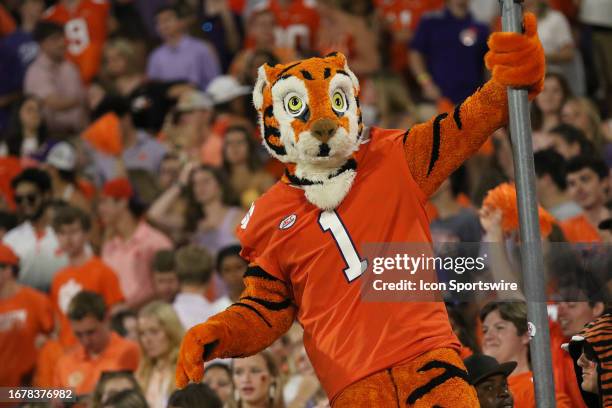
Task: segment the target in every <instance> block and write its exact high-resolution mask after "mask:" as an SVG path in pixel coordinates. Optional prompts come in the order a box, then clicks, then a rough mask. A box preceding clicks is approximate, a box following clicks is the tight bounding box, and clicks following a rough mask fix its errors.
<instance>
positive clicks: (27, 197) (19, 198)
mask: <svg viewBox="0 0 612 408" xmlns="http://www.w3.org/2000/svg"><path fill="white" fill-rule="evenodd" d="M36 201H38V194H36V193H30V194H23V195H15V203H16V204H17V205H23V204H25V203H26V202H27V203H28V204H29V205H34V204H36Z"/></svg>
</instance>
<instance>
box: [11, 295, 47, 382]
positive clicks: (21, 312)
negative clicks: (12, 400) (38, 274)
mask: <svg viewBox="0 0 612 408" xmlns="http://www.w3.org/2000/svg"><path fill="white" fill-rule="evenodd" d="M51 330H53V312H52V308H51V303H50V302H49V300H48V298H47V296H45V295H44V294H43V293H42V292H39V291H37V290H35V289H32V288H30V287H27V286H22V287H20V288H19V290H18V292H17V293H16V294H15V295H14V296H12V297H11V298H8V299H1V300H0V361H1V362H2V364H0V384H2V386H3V387H14V386H18V385H21V383H22V378H23V377H24V376H27V375H28V374H30V373H31V371H32V369H33V368H34V365H35V363H36V358H37V356H38V350H37V348H36V344H35V342H36V337H37V336H38V335H40V334H47V333H49V332H51ZM24 385H27V384H24Z"/></svg>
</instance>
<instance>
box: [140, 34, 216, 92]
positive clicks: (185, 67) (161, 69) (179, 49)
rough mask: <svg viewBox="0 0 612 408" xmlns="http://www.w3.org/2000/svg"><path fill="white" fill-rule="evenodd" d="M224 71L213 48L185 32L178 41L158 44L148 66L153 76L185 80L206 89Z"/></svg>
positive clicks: (148, 74)
mask: <svg viewBox="0 0 612 408" xmlns="http://www.w3.org/2000/svg"><path fill="white" fill-rule="evenodd" d="M220 74H221V67H220V66H219V60H218V58H217V55H216V54H215V51H214V50H213V48H212V47H210V46H209V45H208V44H207V43H205V42H204V41H202V40H198V39H196V38H193V37H190V36H188V35H185V36H183V38H181V40H180V41H179V43H178V44H177V45H169V44H164V45H161V46H160V47H158V48H157V49H156V50H155V51H153V53H152V54H151V56H150V57H149V64H148V66H147V76H148V77H149V79H157V80H162V81H179V80H184V81H187V82H191V83H192V84H194V85H197V86H198V88H200V89H201V90H203V91H204V90H206V86H207V85H208V83H209V82H210V81H212V80H213V79H214V78H215V77H216V76H218V75H220Z"/></svg>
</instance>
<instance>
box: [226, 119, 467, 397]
mask: <svg viewBox="0 0 612 408" xmlns="http://www.w3.org/2000/svg"><path fill="white" fill-rule="evenodd" d="M403 135H404V131H398V130H383V129H377V128H372V129H371V130H370V140H369V141H368V142H365V144H362V146H361V148H360V149H359V151H358V152H357V153H355V155H356V157H355V158H356V161H357V169H358V170H357V176H356V178H355V181H354V183H353V186H352V187H351V190H350V191H349V192H348V194H347V195H346V197H345V198H344V200H343V201H342V203H341V204H340V205H339V206H338V207H337V208H336V210H335V211H321V210H320V209H319V208H317V207H315V206H314V205H313V204H311V203H310V202H309V201H307V200H306V198H305V197H304V192H303V190H302V189H300V188H296V187H292V186H290V185H288V184H285V183H283V182H279V183H277V184H276V185H275V186H274V187H272V188H271V189H270V190H269V191H268V192H267V193H265V194H264V195H263V196H261V197H260V198H259V199H258V200H257V201H256V202H255V204H254V206H253V207H251V209H250V210H249V212H248V213H247V215H246V216H245V218H244V219H243V222H242V223H241V225H240V226H239V227H238V237H239V239H240V241H241V244H242V247H243V250H242V256H243V257H245V258H246V259H248V260H249V261H251V262H254V263H255V264H257V265H259V266H260V267H261V268H262V269H264V270H265V271H266V272H267V273H269V274H271V275H273V276H275V277H277V278H279V279H282V280H283V281H285V282H286V283H287V284H288V285H289V287H290V288H291V290H292V293H293V296H294V298H295V301H296V304H298V305H300V307H299V310H298V314H297V318H298V321H299V322H300V323H301V325H302V326H303V327H304V346H305V348H306V351H307V353H308V356H309V358H310V361H311V362H312V365H313V367H314V368H315V371H316V373H317V377H318V378H319V380H320V381H321V384H322V386H323V388H325V391H326V392H327V394H328V395H329V397H330V399H333V398H334V397H335V396H336V395H338V394H339V393H340V391H342V389H344V388H345V387H346V386H348V385H349V384H351V383H353V382H355V381H357V380H359V379H361V378H364V377H366V376H368V375H370V374H373V373H375V372H377V371H380V370H383V369H385V368H388V367H391V366H394V365H400V364H402V363H403V362H408V361H410V360H412V359H414V358H416V357H417V356H419V355H421V354H423V353H424V352H426V351H429V350H432V349H436V348H441V347H451V348H454V349H456V350H457V351H459V349H460V344H459V341H458V340H457V338H456V337H455V335H454V333H453V331H452V329H451V326H450V323H449V320H448V315H447V313H446V308H445V305H444V303H443V302H431V303H422V302H421V303H417V302H401V303H393V302H372V301H370V302H366V301H363V300H362V298H361V290H362V285H363V284H364V279H358V278H359V276H360V275H361V273H362V272H363V267H364V262H367V261H365V260H364V259H363V258H362V254H360V252H361V251H362V250H363V246H364V244H367V243H381V242H404V243H410V242H414V243H428V242H431V237H430V234H429V221H428V219H427V216H426V214H425V209H424V206H425V201H426V197H425V195H424V194H423V193H422V192H421V190H420V189H419V187H418V185H417V184H416V182H415V181H414V179H413V178H412V176H411V174H410V170H409V168H408V164H407V161H406V157H405V153H404V145H403ZM391 181H392V182H391ZM417 273H418V272H417ZM383 339H384V341H382V340H383Z"/></svg>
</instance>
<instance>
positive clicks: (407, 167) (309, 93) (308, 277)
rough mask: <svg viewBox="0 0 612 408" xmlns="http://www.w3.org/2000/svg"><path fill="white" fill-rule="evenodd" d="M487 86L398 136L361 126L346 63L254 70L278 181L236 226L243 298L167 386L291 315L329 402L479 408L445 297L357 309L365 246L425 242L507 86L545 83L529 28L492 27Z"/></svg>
mask: <svg viewBox="0 0 612 408" xmlns="http://www.w3.org/2000/svg"><path fill="white" fill-rule="evenodd" d="M488 44H489V48H490V51H489V53H488V54H487V56H486V57H485V63H486V66H487V68H488V69H490V70H491V71H492V79H491V80H489V81H488V82H487V83H486V84H485V85H484V86H483V87H482V88H481V89H479V90H478V91H477V92H475V93H474V94H473V95H472V96H471V97H469V98H468V99H466V100H465V101H464V102H463V103H462V104H459V105H458V106H457V107H456V108H455V109H454V112H452V113H451V112H449V113H442V114H440V115H438V116H436V117H435V118H433V119H432V120H430V121H429V122H427V123H424V124H420V125H418V126H415V127H414V128H412V129H410V130H406V131H401V130H386V129H378V128H374V127H373V128H366V127H364V125H363V123H362V121H361V113H360V109H359V99H358V95H359V83H358V81H357V78H356V77H355V75H354V74H353V73H352V72H351V70H350V69H349V68H348V66H347V63H346V59H345V57H344V56H343V55H341V54H337V53H333V54H330V55H328V56H326V57H325V58H310V59H306V60H303V61H298V62H295V63H291V64H287V65H276V66H274V67H270V66H267V65H264V66H262V67H260V68H259V76H258V80H257V82H256V85H255V88H254V91H253V101H254V104H255V107H256V108H257V110H258V112H259V117H260V124H261V130H262V135H263V143H264V145H265V146H266V148H267V149H268V150H269V151H270V153H271V154H272V155H273V156H274V157H276V158H278V159H279V160H280V161H282V162H284V163H285V164H286V171H285V174H284V176H283V178H282V180H281V181H279V182H278V183H277V184H275V185H274V186H273V187H272V188H271V189H270V190H269V191H268V192H267V193H266V194H264V195H263V196H261V197H260V198H259V199H258V200H257V201H256V202H255V203H254V204H253V206H252V207H251V208H250V210H249V212H248V213H247V215H246V216H245V218H244V219H243V220H242V223H241V225H239V226H238V228H237V231H238V237H239V239H240V241H241V244H242V252H241V255H242V256H243V257H244V258H245V259H247V260H248V261H249V263H250V264H249V268H248V270H247V272H246V273H245V275H244V282H245V285H246V289H245V291H244V292H243V293H242V295H241V298H240V300H239V301H238V302H237V303H234V304H233V305H231V306H230V307H228V308H227V309H226V310H225V311H223V312H221V313H219V314H217V315H215V316H213V317H211V318H210V319H208V320H207V321H206V322H205V323H202V324H199V325H197V326H195V327H193V328H192V329H190V330H189V331H188V332H187V334H186V335H185V338H184V339H183V342H182V345H181V349H180V352H179V359H178V365H177V371H176V380H177V386H178V387H184V386H185V385H186V384H187V383H188V382H189V381H195V382H198V381H200V380H201V379H202V377H203V371H204V362H205V361H207V360H210V359H214V358H227V357H243V356H248V355H252V354H255V353H257V352H259V351H260V350H262V349H264V348H266V347H268V346H269V345H270V344H272V343H273V342H274V341H275V340H276V339H277V338H279V337H280V336H281V335H282V334H283V333H284V332H285V331H287V330H288V329H289V327H290V326H291V324H292V322H293V321H294V319H296V318H297V320H298V321H299V323H300V324H301V325H302V327H303V328H304V345H305V348H306V351H307V353H308V356H309V358H310V360H311V362H312V365H313V367H314V369H315V371H316V374H317V376H318V378H319V380H320V382H321V384H322V386H323V388H324V389H325V391H326V392H327V394H328V397H329V399H330V401H331V404H332V406H333V407H334V408H344V407H347V408H355V407H398V406H402V407H444V408H463V407H477V406H478V400H477V397H476V393H475V391H474V389H473V388H472V387H470V386H469V385H468V383H467V382H466V376H467V373H466V371H465V367H464V365H463V363H462V361H461V359H460V358H459V354H458V350H459V348H460V344H459V342H458V340H457V338H456V337H455V336H454V334H453V331H452V329H451V325H450V323H449V320H448V316H447V313H446V310H445V306H444V303H442V302H430V303H416V302H412V303H408V302H407V303H392V302H364V301H362V300H361V297H360V291H361V284H362V280H363V279H361V280H360V279H359V277H360V275H361V274H362V273H363V272H364V270H365V269H366V267H367V260H366V259H364V258H362V256H361V255H360V253H359V251H360V247H361V246H362V245H363V244H364V243H376V242H431V238H430V233H429V222H428V219H427V216H426V214H425V209H424V206H425V203H426V200H427V198H428V197H429V196H430V195H431V194H432V193H433V192H434V191H435V190H436V188H437V187H438V186H439V185H440V184H441V183H442V182H443V181H444V180H445V179H446V178H447V177H448V176H449V175H450V174H451V173H452V172H453V171H454V170H455V169H456V168H457V167H458V166H459V165H461V163H463V162H464V161H465V160H466V159H467V158H469V157H470V156H471V155H473V154H474V153H475V152H476V151H477V150H478V149H479V147H480V146H481V145H482V144H483V143H484V142H485V140H486V139H487V137H488V136H489V135H490V134H491V133H493V131H495V130H496V129H498V128H499V127H501V126H503V125H504V124H505V123H506V121H507V118H508V106H507V94H506V87H508V86H513V87H522V88H527V89H529V94H530V97H531V98H533V97H534V96H535V95H536V94H537V93H538V92H539V91H540V90H541V88H542V84H543V78H544V70H545V63H544V54H543V51H542V47H541V45H540V42H539V39H538V38H537V33H536V20H535V17H534V16H533V15H526V18H525V32H524V34H513V33H495V34H493V35H492V36H491V37H490V38H489V43H488Z"/></svg>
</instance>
